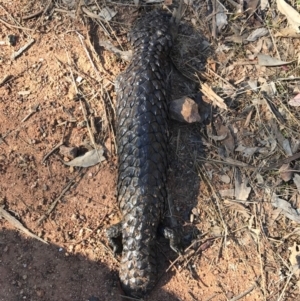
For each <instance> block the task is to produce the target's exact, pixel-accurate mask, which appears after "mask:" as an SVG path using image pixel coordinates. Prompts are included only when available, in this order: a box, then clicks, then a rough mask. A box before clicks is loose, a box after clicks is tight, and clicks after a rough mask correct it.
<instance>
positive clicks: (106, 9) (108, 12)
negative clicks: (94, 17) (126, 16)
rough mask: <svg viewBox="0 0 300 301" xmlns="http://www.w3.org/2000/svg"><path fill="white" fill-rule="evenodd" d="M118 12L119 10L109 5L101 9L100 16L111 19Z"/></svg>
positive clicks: (107, 19)
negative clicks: (116, 10) (114, 9)
mask: <svg viewBox="0 0 300 301" xmlns="http://www.w3.org/2000/svg"><path fill="white" fill-rule="evenodd" d="M116 14H117V12H115V11H113V10H112V9H110V8H109V7H104V8H103V9H101V11H100V13H99V17H101V18H103V19H104V20H106V21H110V20H111V19H112V18H113V17H114V16H115V15H116Z"/></svg>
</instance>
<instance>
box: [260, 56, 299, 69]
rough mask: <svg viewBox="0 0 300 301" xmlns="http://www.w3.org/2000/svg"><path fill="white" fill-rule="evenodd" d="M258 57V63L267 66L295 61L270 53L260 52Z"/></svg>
mask: <svg viewBox="0 0 300 301" xmlns="http://www.w3.org/2000/svg"><path fill="white" fill-rule="evenodd" d="M257 58H258V64H259V65H260V66H267V67H276V66H282V65H287V64H290V63H292V62H293V61H290V62H285V61H281V60H278V59H276V58H274V57H271V56H270V55H267V54H262V53H260V54H258V55H257Z"/></svg>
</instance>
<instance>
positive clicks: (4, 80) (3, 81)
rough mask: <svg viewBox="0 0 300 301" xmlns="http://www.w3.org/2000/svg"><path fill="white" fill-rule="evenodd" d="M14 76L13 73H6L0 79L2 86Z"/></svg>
mask: <svg viewBox="0 0 300 301" xmlns="http://www.w3.org/2000/svg"><path fill="white" fill-rule="evenodd" d="M12 77H13V76H12V75H10V74H9V75H5V76H4V77H3V78H2V79H1V80H0V87H1V86H3V85H4V84H5V83H6V82H7V81H8V80H10V79H11V78H12Z"/></svg>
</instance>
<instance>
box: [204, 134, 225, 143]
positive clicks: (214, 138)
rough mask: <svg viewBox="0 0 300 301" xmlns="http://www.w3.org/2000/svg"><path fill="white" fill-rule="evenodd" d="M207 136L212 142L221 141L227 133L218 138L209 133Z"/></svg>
mask: <svg viewBox="0 0 300 301" xmlns="http://www.w3.org/2000/svg"><path fill="white" fill-rule="evenodd" d="M207 136H208V137H209V138H210V139H212V140H214V141H222V140H224V139H225V138H226V137H227V133H224V134H223V135H220V136H216V135H211V134H210V133H207Z"/></svg>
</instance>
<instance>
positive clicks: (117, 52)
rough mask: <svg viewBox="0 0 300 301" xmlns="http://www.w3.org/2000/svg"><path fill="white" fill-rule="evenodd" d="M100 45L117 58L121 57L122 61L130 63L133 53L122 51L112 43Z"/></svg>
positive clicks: (103, 42) (105, 42) (101, 43)
mask: <svg viewBox="0 0 300 301" xmlns="http://www.w3.org/2000/svg"><path fill="white" fill-rule="evenodd" d="M99 45H100V46H102V47H104V49H106V50H107V51H109V52H112V53H113V54H114V55H116V56H117V57H120V58H121V59H122V60H124V61H127V62H129V61H130V60H131V58H132V51H131V50H128V51H122V50H120V49H119V48H117V47H115V46H114V45H113V44H112V43H111V42H110V41H102V40H101V41H99Z"/></svg>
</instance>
